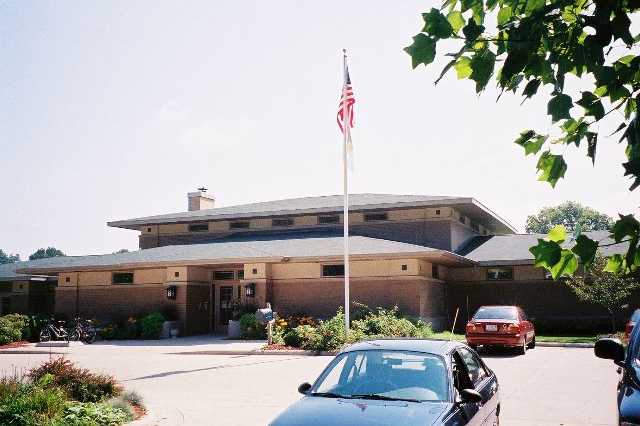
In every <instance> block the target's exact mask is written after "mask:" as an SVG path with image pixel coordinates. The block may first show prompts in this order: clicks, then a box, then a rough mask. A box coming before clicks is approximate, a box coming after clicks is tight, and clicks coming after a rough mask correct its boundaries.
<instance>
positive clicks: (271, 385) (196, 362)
mask: <svg viewBox="0 0 640 426" xmlns="http://www.w3.org/2000/svg"><path fill="white" fill-rule="evenodd" d="M70 349H71V350H70V351H69V354H68V355H67V357H68V358H70V359H72V360H74V361H76V362H77V363H78V364H80V365H81V366H83V367H87V368H91V369H96V370H99V371H103V372H107V373H109V374H113V375H115V376H116V377H118V379H119V380H121V381H122V382H123V384H124V385H125V386H126V387H127V388H128V389H135V390H137V391H138V392H140V393H141V394H142V395H143V397H144V399H145V402H146V404H147V406H148V408H149V415H148V416H147V417H146V418H144V419H143V420H142V421H139V422H136V424H140V425H211V424H215V425H264V424H267V423H268V422H269V421H270V420H271V419H273V418H274V417H275V416H276V415H277V414H278V413H279V412H280V411H282V410H284V409H285V408H286V407H287V406H288V405H289V404H291V403H293V402H294V401H296V400H297V399H298V398H299V397H300V395H299V394H298V393H297V387H298V385H299V384H300V383H301V382H304V381H312V380H313V379H315V378H316V376H317V375H318V374H319V373H320V372H321V371H322V369H323V368H324V367H325V366H326V365H327V363H328V362H329V361H330V360H331V357H314V356H288V355H250V356H247V355H224V356H223V355H218V356H216V355H184V354H179V352H180V351H177V350H159V349H158V348H154V349H150V348H148V347H145V346H144V345H141V346H115V345H114V346H110V345H102V346H97V345H96V346H84V347H78V348H70ZM174 349H175V348H174ZM181 349H182V348H181ZM481 355H482V356H483V358H484V359H485V361H486V362H487V364H488V365H489V367H490V368H492V369H493V370H494V371H495V372H496V374H497V375H498V379H499V381H500V385H501V395H502V396H501V399H502V414H501V423H502V424H503V425H507V426H512V425H513V426H534V425H535V426H547V425H549V426H550V425H564V426H569V425H613V424H615V420H616V416H615V412H616V411H615V410H616V405H615V389H616V382H617V374H616V372H615V367H614V365H613V363H612V362H609V361H605V360H600V359H597V358H595V356H594V355H593V350H592V349H579V348H536V349H535V350H531V351H528V352H527V354H526V355H525V356H516V355H513V354H510V353H504V352H499V353H481ZM48 357H49V356H48V355H47V354H9V353H2V351H0V370H4V371H12V370H13V368H14V367H15V368H17V369H19V370H20V369H26V368H30V367H32V366H34V365H36V364H38V363H39V362H42V361H45V360H47V359H48Z"/></svg>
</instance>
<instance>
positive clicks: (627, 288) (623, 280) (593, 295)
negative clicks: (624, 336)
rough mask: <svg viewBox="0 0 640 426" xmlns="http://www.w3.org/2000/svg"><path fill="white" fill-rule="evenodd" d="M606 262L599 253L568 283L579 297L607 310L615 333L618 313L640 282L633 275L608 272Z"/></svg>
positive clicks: (568, 280) (567, 281)
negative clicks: (587, 266) (588, 265)
mask: <svg viewBox="0 0 640 426" xmlns="http://www.w3.org/2000/svg"><path fill="white" fill-rule="evenodd" d="M606 264H607V260H606V259H605V258H604V257H602V256H601V255H599V254H598V255H596V258H595V260H594V261H593V263H592V264H591V266H590V267H589V268H587V269H586V270H585V272H584V273H582V274H575V275H574V276H572V277H570V278H569V279H567V280H566V283H567V285H568V286H569V288H570V289H571V290H572V291H573V292H574V293H575V295H576V296H578V299H580V300H583V301H585V302H589V303H594V304H596V305H600V306H602V307H603V308H605V309H606V310H607V312H608V313H609V317H610V318H611V330H612V331H613V332H614V333H615V331H616V313H617V312H618V311H619V310H620V309H621V307H622V305H623V304H624V302H625V301H626V300H627V299H628V298H629V296H630V295H631V292H632V291H633V290H635V289H636V288H638V287H640V283H638V281H636V280H635V279H634V278H632V277H629V276H624V275H622V274H614V273H611V272H607V271H606V270H605V268H606Z"/></svg>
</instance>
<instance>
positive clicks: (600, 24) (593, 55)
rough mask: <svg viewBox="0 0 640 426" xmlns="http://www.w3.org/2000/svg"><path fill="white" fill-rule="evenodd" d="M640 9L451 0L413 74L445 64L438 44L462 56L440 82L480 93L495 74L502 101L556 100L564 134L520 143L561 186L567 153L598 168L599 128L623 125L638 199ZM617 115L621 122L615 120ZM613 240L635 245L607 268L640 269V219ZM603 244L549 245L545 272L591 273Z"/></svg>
mask: <svg viewBox="0 0 640 426" xmlns="http://www.w3.org/2000/svg"><path fill="white" fill-rule="evenodd" d="M639 9H640V0H595V1H589V0H486V1H485V0H460V1H458V0H445V1H444V2H443V4H442V7H441V8H440V9H435V8H434V9H431V10H430V11H428V12H426V13H424V14H423V15H422V16H423V19H424V23H425V24H424V27H423V28H422V30H421V32H420V33H419V34H417V35H416V36H414V37H413V44H411V45H410V46H408V47H406V48H405V51H406V52H407V53H408V54H409V55H410V56H411V59H412V65H413V68H416V67H417V66H419V65H420V64H424V65H429V64H431V63H432V62H433V61H434V60H435V58H436V52H437V45H438V42H440V41H441V40H451V41H453V42H457V43H459V48H458V49H457V50H455V51H454V52H451V53H447V54H446V55H445V56H448V57H451V60H450V61H449V62H448V63H447V64H446V66H445V67H444V69H443V70H442V73H441V74H440V77H439V78H438V79H437V80H436V83H437V82H438V81H440V80H441V79H442V78H443V76H444V75H445V74H446V73H447V72H448V71H450V70H451V69H454V70H455V72H456V74H457V76H458V78H459V79H470V80H472V81H473V82H474V83H475V88H476V92H477V93H480V92H483V91H484V90H485V88H486V87H487V85H488V83H489V81H490V80H491V77H492V76H494V75H495V78H496V81H497V86H498V88H499V89H500V91H501V94H502V93H504V92H513V93H514V94H518V93H519V94H520V96H522V98H523V102H524V101H526V100H527V99H529V98H532V97H534V96H549V100H548V103H547V113H548V115H549V116H550V118H551V122H552V123H553V124H555V126H556V131H557V133H558V134H559V135H560V136H559V137H552V136H551V135H550V134H543V133H539V132H537V131H535V130H524V131H522V132H521V134H520V135H519V136H518V137H517V138H516V140H515V143H517V144H518V145H520V146H522V147H523V149H524V153H525V155H534V156H537V158H538V161H537V163H536V168H537V170H538V180H541V181H546V182H548V183H549V184H550V185H551V186H552V187H555V185H556V184H557V183H558V181H559V180H560V179H561V178H563V177H564V176H565V174H566V172H567V169H568V165H567V163H566V160H565V158H564V149H566V148H569V147H573V148H580V147H581V146H585V147H586V155H587V156H588V157H589V158H590V159H591V160H592V162H594V163H595V161H596V151H597V146H598V140H599V138H601V135H600V133H599V130H598V125H599V123H600V122H601V120H603V119H604V118H605V117H609V118H610V119H612V120H616V121H617V122H616V124H617V126H616V131H615V132H614V133H613V134H616V133H619V134H621V137H620V139H619V141H620V142H623V141H624V142H626V149H625V154H626V159H627V161H625V162H624V163H623V164H622V170H623V171H624V175H625V176H629V178H630V179H631V181H632V182H631V186H630V188H629V189H630V190H631V191H633V190H635V189H636V188H637V187H638V186H639V185H640V119H639V118H638V104H639V103H640V56H638V55H637V50H638V46H639V44H640V35H638V34H636V35H633V34H631V18H632V17H634V14H635V13H637V12H638V11H639ZM488 16H491V17H494V16H495V19H496V23H495V24H493V25H492V27H493V30H494V31H493V32H489V31H487V28H486V27H485V25H489V19H488V18H487V17H488ZM616 43H617V44H616ZM498 64H502V65H501V67H499V68H497V65H498ZM570 75H572V76H575V77H577V78H579V79H581V80H582V81H583V82H587V83H589V84H591V90H583V91H579V90H577V89H576V90H573V91H572V90H570V88H568V87H566V86H565V80H566V77H567V76H570ZM544 86H549V87H551V88H552V91H551V94H550V95H543V94H540V93H539V90H540V88H541V87H544ZM498 99H500V98H499V97H498ZM576 106H577V107H579V108H574V107H576ZM576 110H578V111H579V112H578V113H576V112H575V111H576ZM614 111H619V112H620V114H617V115H610V114H611V113H613V112H614ZM620 132H621V133H620ZM609 136H611V135H609ZM612 235H613V238H614V239H615V241H616V242H617V243H619V242H622V241H626V242H628V244H629V246H628V250H627V253H626V254H625V255H624V256H623V255H616V256H613V257H611V258H610V259H609V260H608V263H607V270H609V271H612V272H616V273H628V272H632V271H635V270H636V269H638V267H639V266H640V250H639V249H638V242H639V240H640V223H639V222H638V221H637V220H636V218H635V217H634V216H633V215H620V216H619V219H618V220H617V221H616V223H615V224H614V226H613V231H612ZM541 241H543V240H541ZM598 244H599V243H598V242H597V241H594V240H592V239H590V238H588V237H587V236H584V235H577V236H576V238H575V245H574V247H573V248H572V249H570V250H569V251H568V252H564V251H562V250H566V249H563V248H562V247H560V245H558V244H557V243H556V242H555V241H553V240H552V239H550V240H548V241H547V249H548V250H545V252H544V253H543V254H542V256H543V257H544V256H547V254H546V253H549V256H551V255H552V257H545V263H546V265H547V266H545V267H547V269H550V270H551V268H556V269H558V268H560V275H570V274H572V273H573V272H571V271H570V269H563V267H562V265H563V264H573V263H575V264H577V263H578V261H580V262H582V263H583V264H584V265H586V266H588V265H590V264H591V263H593V261H594V259H595V256H596V252H597V249H598ZM558 252H562V253H563V256H559V257H558V256H557V253H558ZM539 255H540V253H539ZM569 257H571V258H572V259H569ZM574 272H575V271H574Z"/></svg>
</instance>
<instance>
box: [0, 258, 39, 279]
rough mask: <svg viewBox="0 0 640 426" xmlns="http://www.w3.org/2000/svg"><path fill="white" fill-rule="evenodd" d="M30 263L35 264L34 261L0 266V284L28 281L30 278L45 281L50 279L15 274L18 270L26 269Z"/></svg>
mask: <svg viewBox="0 0 640 426" xmlns="http://www.w3.org/2000/svg"><path fill="white" fill-rule="evenodd" d="M30 263H31V264H34V263H36V261H31V262H15V263H4V264H0V282H1V281H18V280H30V279H31V278H34V277H37V278H45V279H46V278H50V277H46V276H43V275H30V274H20V273H17V272H16V270H17V269H18V268H26V267H27V266H28V265H29V264H30Z"/></svg>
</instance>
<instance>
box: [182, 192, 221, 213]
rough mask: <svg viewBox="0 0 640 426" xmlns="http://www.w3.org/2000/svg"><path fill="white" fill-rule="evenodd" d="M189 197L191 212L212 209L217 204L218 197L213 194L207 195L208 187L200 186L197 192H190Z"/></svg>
mask: <svg viewBox="0 0 640 426" xmlns="http://www.w3.org/2000/svg"><path fill="white" fill-rule="evenodd" d="M187 198H188V199H189V211H190V212H192V211H196V210H206V209H212V208H214V207H215V204H216V198H215V197H214V196H213V195H207V188H198V191H196V192H189V193H188V194H187Z"/></svg>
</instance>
